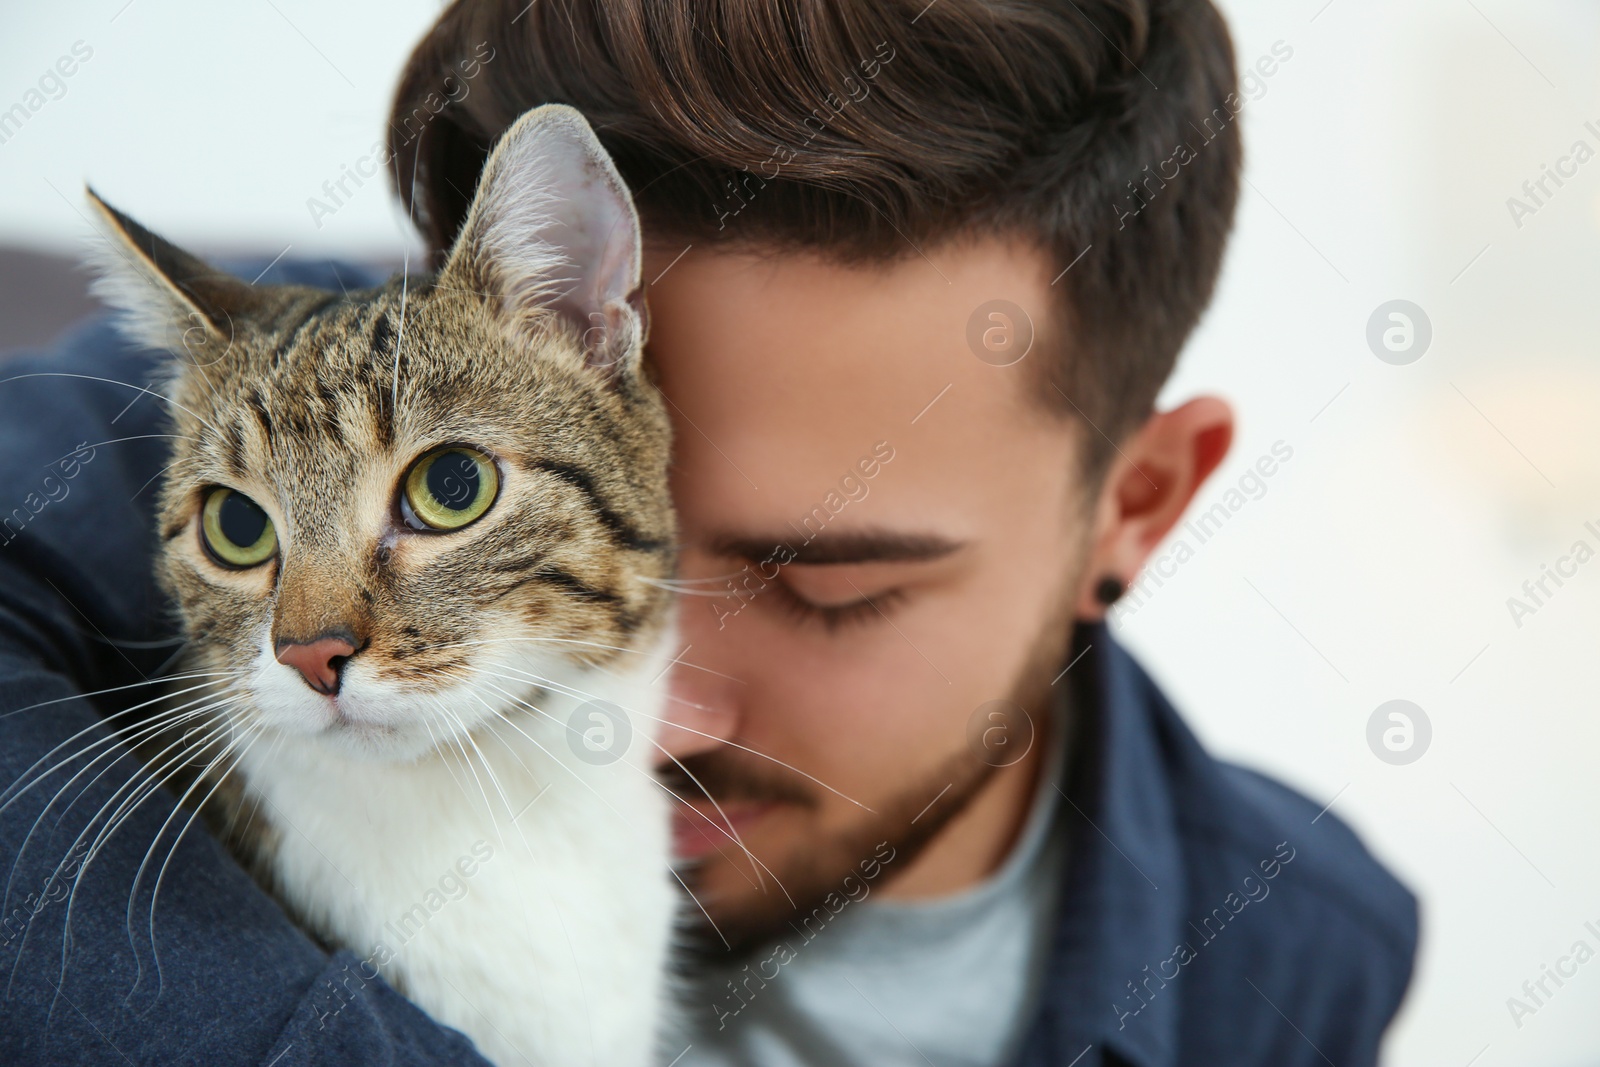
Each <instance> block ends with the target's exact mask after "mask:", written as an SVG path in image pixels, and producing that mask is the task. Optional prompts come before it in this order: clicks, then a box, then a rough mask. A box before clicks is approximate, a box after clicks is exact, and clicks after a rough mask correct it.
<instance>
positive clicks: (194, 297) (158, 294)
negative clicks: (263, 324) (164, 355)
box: [85, 189, 266, 362]
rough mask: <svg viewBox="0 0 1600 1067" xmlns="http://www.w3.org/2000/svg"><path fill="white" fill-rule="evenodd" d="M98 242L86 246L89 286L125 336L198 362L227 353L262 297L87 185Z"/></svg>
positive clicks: (259, 305) (257, 291) (255, 290)
mask: <svg viewBox="0 0 1600 1067" xmlns="http://www.w3.org/2000/svg"><path fill="white" fill-rule="evenodd" d="M85 191H86V192H87V194H88V197H89V203H90V205H91V206H92V207H93V208H94V210H95V214H96V216H97V217H98V220H99V223H100V230H101V236H102V237H103V238H104V241H103V242H98V243H97V244H96V245H95V246H94V248H93V251H92V252H91V258H92V260H93V265H94V266H95V268H96V270H97V273H98V277H97V278H96V280H95V282H94V291H95V293H96V295H98V296H99V297H100V298H101V299H102V300H104V301H105V302H106V303H108V304H110V305H111V306H112V307H113V308H116V309H117V310H118V311H119V312H121V315H122V328H123V330H124V332H126V333H127V334H128V336H129V337H130V338H131V339H132V340H135V341H137V342H139V343H140V344H144V345H148V346H149V347H151V348H160V349H165V350H166V351H168V352H171V353H172V354H174V355H188V356H190V357H191V358H193V359H195V360H198V361H200V362H210V361H211V359H212V358H214V357H215V356H217V355H220V354H221V353H223V352H225V351H227V349H228V345H229V344H231V343H232V341H233V338H234V337H235V335H236V334H237V333H238V332H239V329H240V327H241V326H242V325H243V324H244V323H245V322H246V321H247V320H248V319H249V317H250V316H251V315H253V314H255V313H257V312H259V311H260V310H261V309H262V307H263V306H264V305H265V302H266V298H265V296H264V295H263V294H262V293H261V291H260V290H257V289H255V288H253V287H251V286H249V285H246V284H245V283H244V282H242V281H240V280H239V279H238V278H235V277H234V276H233V275H231V274H228V273H226V272H225V271H220V270H217V269H216V268H215V267H212V266H211V265H209V264H207V263H205V262H203V261H202V260H200V259H198V258H196V257H195V256H192V255H190V254H189V253H188V252H185V251H184V250H183V249H181V248H179V247H178V246H177V245H174V244H172V243H171V242H169V241H167V240H165V239H163V238H161V237H159V236H157V235H156V234H153V233H151V232H150V231H149V230H147V229H145V228H144V227H143V226H141V225H139V224H138V223H137V222H135V221H134V220H133V219H131V218H129V217H128V216H127V215H124V214H123V213H122V212H120V211H118V210H117V209H116V208H114V207H112V206H111V205H110V204H108V203H106V202H105V201H104V200H102V199H101V198H100V196H99V195H98V194H97V193H96V192H95V191H94V190H93V189H86V190H85Z"/></svg>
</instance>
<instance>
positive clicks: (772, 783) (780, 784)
mask: <svg viewBox="0 0 1600 1067" xmlns="http://www.w3.org/2000/svg"><path fill="white" fill-rule="evenodd" d="M750 759H751V758H750V757H745V755H744V754H743V753H740V752H737V751H731V752H730V751H727V750H723V751H718V752H707V753H702V754H700V755H696V756H691V757H688V758H686V759H684V760H683V761H682V763H683V766H682V768H679V767H671V768H669V769H667V770H664V771H663V772H661V777H662V778H663V780H664V781H665V784H666V786H667V788H669V789H671V790H672V791H673V792H674V793H676V794H677V795H678V796H680V797H683V798H685V799H689V800H705V799H707V798H708V797H714V798H715V799H716V800H717V801H719V802H721V803H724V804H726V803H730V802H740V803H747V802H761V801H777V802H782V803H788V804H793V805H795V806H797V807H800V808H802V809H805V810H815V808H816V801H817V798H816V793H815V792H814V791H813V788H812V787H811V783H810V782H808V781H806V780H805V779H803V778H800V777H799V776H798V775H796V774H794V772H791V771H788V770H785V769H784V768H781V767H776V766H772V765H768V766H766V767H753V766H751V764H750ZM763 762H764V761H763ZM998 769H999V768H998V767H995V766H991V765H989V764H986V763H983V762H980V761H979V760H978V759H976V758H974V757H973V755H972V754H971V753H969V752H967V751H965V750H962V751H960V752H957V753H955V754H954V755H953V756H951V757H950V758H949V759H947V760H946V761H945V762H944V763H943V764H942V765H941V766H939V767H938V768H937V769H936V770H935V771H934V772H933V773H932V774H929V775H928V776H927V777H926V778H924V779H923V780H922V781H920V782H918V783H917V784H916V785H915V786H912V787H910V788H908V789H906V790H904V791H903V792H902V793H900V794H899V795H897V796H896V797H895V798H894V799H893V800H891V801H890V802H889V803H887V804H880V805H879V806H878V808H877V809H876V811H875V813H873V814H871V815H868V816H867V817H866V818H864V819H862V820H861V821H860V822H858V823H856V824H855V825H853V826H851V827H850V828H849V829H847V830H844V831H841V832H838V833H834V834H832V835H831V836H829V837H827V838H825V839H823V840H821V841H818V842H817V843H816V844H815V845H814V846H812V847H811V848H810V849H808V850H807V851H805V852H804V853H799V854H795V855H792V856H790V857H788V859H787V862H780V863H779V865H778V866H772V867H770V868H769V866H768V864H769V862H772V861H771V860H770V859H769V857H766V856H760V857H759V859H760V860H761V862H760V863H756V862H755V861H754V860H752V859H751V858H750V857H749V856H747V855H745V854H744V852H743V849H742V848H741V847H740V846H739V845H738V844H736V843H732V842H731V841H730V842H729V843H728V844H727V845H726V846H725V847H724V848H723V849H722V850H721V851H723V852H731V853H732V855H731V856H729V857H727V858H725V859H724V861H723V862H728V863H738V864H749V866H750V868H751V872H750V873H751V874H752V876H753V878H754V879H755V880H757V881H758V882H759V883H762V884H764V889H765V891H764V892H763V893H761V894H760V895H759V896H756V897H754V898H753V899H752V901H751V902H750V903H748V904H741V906H740V907H739V908H738V909H737V910H736V911H733V910H728V911H724V910H722V909H718V908H717V907H716V905H715V902H712V904H711V906H710V907H709V908H707V909H706V910H708V911H710V913H711V914H710V915H709V916H707V915H704V914H701V912H700V910H699V909H695V910H694V913H693V915H694V916H698V917H699V921H698V922H696V923H695V924H694V925H693V926H691V927H690V929H689V930H688V932H687V933H688V936H687V937H686V939H685V944H684V947H685V949H686V950H687V952H688V953H689V955H690V956H691V957H693V958H694V959H696V960H699V961H703V962H711V961H720V962H727V961H728V960H730V959H737V958H739V957H742V956H745V955H747V954H749V953H751V952H753V951H755V950H756V949H758V948H760V947H761V946H763V945H765V944H767V943H768V942H771V941H773V940H775V939H777V938H779V937H782V936H784V935H786V934H790V933H793V932H794V930H795V927H794V926H793V923H794V922H795V921H796V916H801V915H807V914H810V913H811V912H812V911H813V910H814V909H815V908H817V907H819V906H820V905H821V904H822V902H823V900H824V898H826V897H828V896H829V895H830V894H839V895H843V894H844V892H845V884H846V881H847V879H848V878H849V876H850V875H852V874H855V875H856V876H857V877H858V878H859V877H860V875H859V873H858V871H859V868H860V865H861V864H863V863H866V862H869V861H873V860H874V859H875V858H881V857H882V856H884V855H890V856H892V857H893V859H892V861H890V863H891V865H892V869H893V870H901V869H904V868H905V867H908V866H910V864H911V862H912V861H913V860H914V859H915V858H916V857H917V855H918V854H919V853H921V851H922V850H923V848H925V847H926V846H927V844H928V842H930V841H932V840H933V839H934V838H935V837H936V836H938V833H939V831H941V830H943V829H944V828H945V827H946V826H947V825H949V823H950V820H952V819H954V818H955V817H956V816H957V815H960V814H961V813H962V812H963V811H965V810H966V809H967V807H968V805H969V804H971V802H972V800H973V798H974V797H976V796H977V795H978V794H979V793H980V792H981V791H982V789H983V787H984V786H985V785H987V784H988V782H989V780H990V779H991V778H992V777H993V776H994V773H995V772H996V771H997V770H998ZM690 775H693V778H694V779H698V781H699V782H700V783H701V785H703V786H704V789H702V788H701V787H700V786H697V785H695V783H694V782H693V781H692V780H691V779H690ZM946 786H949V788H948V789H946V788H945V787H946ZM820 788H821V787H815V789H819V790H820ZM941 790H942V791H943V795H939V794H940V792H941ZM935 797H937V798H938V799H937V802H936V803H932V804H930V801H931V800H933V799H934V798H935ZM924 809H927V810H926V812H925V813H924ZM711 818H712V820H713V821H715V820H717V816H716V815H715V814H714V813H713V814H712V815H711ZM708 832H709V833H712V834H719V835H721V834H724V833H726V830H725V828H724V829H722V830H718V829H717V828H711V829H710V830H709V831H708ZM885 843H887V844H888V846H889V848H890V849H892V850H893V851H892V852H889V851H887V850H886V849H884V848H882V846H883V845H884V844H885ZM713 855H715V854H713ZM886 873H888V872H886ZM680 876H681V877H682V878H683V879H684V881H685V882H686V883H687V888H688V889H689V891H690V892H697V891H698V888H697V886H696V878H695V870H694V868H692V867H691V868H689V869H686V870H684V871H682V872H680ZM774 882H777V883H779V884H778V885H774V884H772V883H774ZM780 886H781V887H780ZM791 901H792V903H791ZM692 917H693V916H692Z"/></svg>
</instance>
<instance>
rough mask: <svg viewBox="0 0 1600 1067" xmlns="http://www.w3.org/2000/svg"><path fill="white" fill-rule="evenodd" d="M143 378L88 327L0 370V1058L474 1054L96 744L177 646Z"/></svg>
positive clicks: (105, 335)
mask: <svg viewBox="0 0 1600 1067" xmlns="http://www.w3.org/2000/svg"><path fill="white" fill-rule="evenodd" d="M295 280H301V279H295ZM304 280H307V281H313V282H315V281H320V282H321V283H322V284H329V285H331V284H333V283H334V278H333V276H332V275H325V276H323V277H321V278H306V279H304ZM347 280H348V275H347ZM361 283H363V282H362V281H361V280H358V281H357V284H361ZM156 369H157V361H156V358H155V357H154V355H153V354H151V353H148V352H140V351H137V350H134V349H132V348H130V347H129V346H128V345H126V344H125V343H124V342H122V341H121V340H120V339H119V338H118V337H117V336H116V335H115V334H114V333H113V332H112V331H111V329H110V328H109V327H108V326H107V325H105V324H103V323H101V324H96V325H91V326H89V327H87V328H85V329H83V330H81V331H79V332H78V333H77V334H75V335H74V336H73V337H71V338H70V339H68V341H66V342H65V343H64V344H62V345H61V346H60V347H59V349H58V350H57V351H56V352H55V353H53V354H50V355H48V356H44V357H39V358H13V359H7V360H0V788H5V787H9V788H6V791H5V792H4V793H3V794H0V859H3V860H4V861H5V862H3V863H0V874H3V875H4V877H5V880H6V881H5V887H4V890H3V906H0V982H4V984H5V988H4V991H3V994H0V1062H7V1063H39V1064H54V1063H68V1062H72V1063H78V1062H124V1061H126V1062H132V1063H170V1062H178V1061H182V1062H204V1063H238V1064H265V1063H273V1064H275V1067H289V1065H291V1064H304V1063H317V1062H328V1063H355V1062H361V1063H393V1064H408V1063H433V1064H439V1063H459V1064H468V1063H470V1064H482V1063H483V1062H484V1061H483V1060H482V1059H481V1058H480V1057H479V1056H478V1055H477V1054H476V1053H475V1052H474V1051H473V1050H472V1048H471V1046H470V1044H469V1043H468V1042H467V1040H466V1039H465V1038H464V1037H462V1036H461V1035H460V1034H458V1033H456V1032H455V1031H453V1030H449V1029H447V1028H445V1027H442V1026H440V1025H438V1024H437V1023H435V1022H433V1021H432V1020H431V1019H429V1018H428V1017H427V1016H426V1015H425V1014H424V1013H423V1012H422V1011H421V1010H419V1009H418V1008H416V1007H415V1006H413V1005H412V1004H410V1003H409V1002H408V1001H406V1000H405V999H404V998H402V997H400V996H399V995H398V994H396V993H395V992H394V991H393V990H391V989H390V988H389V987H388V986H386V985H385V984H384V983H383V982H382V981H381V980H377V979H369V978H368V977H367V976H369V975H371V974H372V971H371V970H370V969H368V968H365V967H364V966H363V965H362V964H361V962H360V961H358V960H356V959H355V958H354V957H352V956H350V955H349V954H348V953H341V954H337V955H334V956H331V957H330V956H329V955H328V954H327V953H325V952H324V951H323V950H322V949H320V948H319V947H318V946H317V945H316V944H315V943H314V942H312V941H311V939H310V938H308V937H307V936H306V935H305V934H304V933H302V932H301V931H300V930H299V929H297V928H296V927H295V926H294V925H293V923H291V922H290V921H289V919H288V917H287V916H286V915H285V914H284V913H283V912H282V910H280V909H279V907H278V905H277V904H276V903H275V902H274V901H273V900H272V899H271V898H270V897H269V896H267V895H266V894H265V893H263V892H262V891H261V890H260V889H259V888H257V887H256V885H255V884H254V883H253V882H252V881H251V879H250V878H249V876H248V875H247V874H246V873H245V871H244V870H243V869H242V868H241V867H239V865H238V864H236V863H235V862H234V861H233V860H232V859H231V857H229V855H228V854H227V853H226V852H225V850H224V849H222V848H221V847H220V846H219V845H218V844H217V842H216V841H215V840H213V839H212V838H211V837H210V836H209V835H208V834H207V833H206V832H205V830H204V828H203V826H201V825H198V824H197V825H195V826H193V827H189V826H188V823H189V814H188V813H187V812H184V811H182V810H180V809H178V808H177V806H176V798H175V796H174V795H172V794H171V793H169V792H167V791H166V790H163V789H155V790H152V791H149V792H148V793H147V792H146V790H147V788H148V786H149V785H150V783H151V779H152V776H151V775H150V774H149V773H148V772H146V771H144V770H143V769H142V768H141V767H140V765H139V764H138V762H137V761H136V760H135V759H134V758H133V757H132V755H131V754H129V753H128V752H127V750H125V749H123V748H122V747H121V746H120V744H119V742H118V740H117V738H116V737H115V736H114V735H115V733H116V731H117V730H118V729H119V728H120V727H123V726H124V725H125V724H127V723H129V722H130V720H131V719H132V718H133V717H134V716H133V715H123V716H120V717H118V716H117V713H119V712H121V711H124V710H125V709H129V708H132V707H134V706H135V705H137V704H139V703H140V702H142V701H146V700H150V699H152V698H154V697H155V696H156V695H157V694H156V690H157V688H158V687H157V686H156V685H152V684H150V681H151V679H153V678H156V677H157V676H158V674H159V672H160V671H161V670H162V669H163V668H164V666H165V665H166V664H167V663H168V661H169V660H170V658H171V657H172V655H173V654H174V653H175V652H176V651H177V647H178V646H177V645H176V643H175V636H176V632H175V625H174V623H173V621H172V619H171V617H170V614H169V612H168V609H167V606H166V605H165V604H164V602H163V600H162V597H161V596H160V594H159V592H158V590H157V589H156V587H155V584H154V582H153V579H152V566H151V564H152V559H153V556H154V553H155V550H156V543H155V536H154V531H153V509H154V496H155V491H156V486H155V484H154V479H156V478H157V477H158V475H159V473H160V471H161V469H162V467H163V466H164V464H165V462H166V459H165V456H166V451H167V450H166V445H167V439H166V438H164V437H163V436H161V435H163V434H166V433H168V432H169V431H168V428H167V423H166V420H165V418H164V416H163V412H162V410H161V409H162V407H163V406H164V401H162V400H161V399H159V398H158V397H157V396H155V395H153V392H147V391H145V390H146V389H148V388H149V387H150V385H151V383H152V382H153V381H154V377H155V372H156ZM119 382H120V383H123V384H117V383H119ZM79 754H81V755H79ZM74 756H77V758H72V757H74ZM141 798H142V799H141ZM135 800H137V801H138V803H137V804H135V803H133V801H135ZM112 824H114V825H115V832H114V833H111V834H107V833H105V831H106V828H107V826H108V825H112ZM186 828H187V832H184V831H185V829H186ZM180 834H181V837H180ZM158 884H159V892H157V886H158Z"/></svg>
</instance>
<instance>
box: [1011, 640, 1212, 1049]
mask: <svg viewBox="0 0 1600 1067" xmlns="http://www.w3.org/2000/svg"><path fill="white" fill-rule="evenodd" d="M1072 655H1073V657H1075V658H1076V657H1079V656H1081V659H1075V660H1069V661H1068V662H1073V663H1074V665H1073V666H1072V668H1071V669H1070V670H1069V671H1068V673H1067V677H1068V678H1071V679H1072V683H1073V686H1074V694H1073V695H1074V698H1075V699H1074V705H1075V707H1076V708H1077V721H1076V723H1075V726H1074V730H1075V737H1074V739H1073V750H1074V751H1073V754H1072V757H1071V769H1070V772H1069V774H1068V777H1067V785H1066V791H1065V794H1064V796H1065V802H1064V803H1063V804H1062V805H1061V808H1060V812H1061V822H1062V826H1063V830H1062V832H1065V833H1067V834H1068V835H1070V844H1069V846H1068V853H1067V854H1068V856H1069V857H1070V858H1069V860H1068V863H1067V866H1068V870H1067V874H1066V880H1065V882H1064V884H1063V886H1062V891H1061V896H1060V905H1059V912H1058V917H1057V921H1056V927H1055V930H1054V933H1053V935H1052V941H1051V948H1050V959H1049V963H1048V964H1047V966H1046V969H1045V977H1044V982H1043V986H1042V996H1041V999H1040V1005H1039V1010H1038V1014H1037V1015H1036V1017H1035V1019H1034V1022H1033V1024H1032V1026H1031V1028H1030V1031H1029V1034H1028V1037H1027V1039H1026V1040H1025V1042H1024V1044H1023V1047H1022V1053H1021V1055H1020V1057H1019V1058H1018V1063H1019V1064H1021V1065H1035V1064H1038V1065H1044V1064H1050V1065H1058V1067H1065V1065H1068V1064H1072V1065H1074V1067H1093V1065H1096V1064H1100V1063H1102V1062H1104V1053H1105V1051H1106V1050H1108V1049H1109V1050H1112V1051H1114V1052H1115V1053H1116V1055H1117V1056H1118V1057H1119V1058H1120V1060H1121V1061H1125V1062H1127V1063H1130V1064H1134V1065H1137V1067H1170V1065H1172V1064H1174V1063H1175V1062H1176V1053H1177V1050H1176V1047H1175V1046H1176V1041H1177V1023H1178V997H1177V990H1173V989H1167V990H1163V989H1162V988H1161V987H1162V985H1163V983H1162V982H1161V980H1160V978H1159V977H1158V976H1156V970H1157V966H1158V964H1159V963H1160V961H1162V960H1164V959H1167V958H1168V957H1170V956H1171V955H1172V952H1173V948H1174V946H1175V945H1177V944H1178V943H1179V942H1180V941H1182V940H1184V938H1183V935H1182V932H1181V931H1182V925H1183V921H1184V916H1185V914H1186V912H1187V893H1186V888H1185V877H1184V868H1183V857H1182V851H1181V848H1180V844H1179V839H1178V829H1177V819H1176V813H1175V812H1174V808H1173V792H1172V781H1171V772H1170V770H1169V766H1170V764H1169V759H1170V755H1171V754H1170V752H1165V751H1164V750H1165V749H1167V748H1168V747H1169V746H1170V745H1171V744H1172V742H1174V741H1176V742H1177V743H1178V744H1179V745H1180V746H1182V745H1184V744H1185V742H1187V744H1190V745H1192V744H1193V741H1192V739H1190V738H1189V737H1188V735H1187V731H1186V730H1184V729H1183V727H1182V726H1181V724H1180V723H1178V721H1177V718H1176V714H1175V713H1174V712H1173V711H1172V709H1171V708H1170V706H1169V705H1168V704H1167V702H1166V700H1165V698H1164V697H1162V695H1161V693H1160V692H1159V691H1158V690H1157V689H1156V687H1155V685H1154V683H1152V682H1151V681H1150V679H1149V678H1148V677H1147V676H1146V675H1145V673H1144V672H1143V670H1141V669H1140V667H1139V666H1138V664H1136V663H1135V662H1134V661H1133V659H1132V658H1131V657H1130V656H1129V655H1128V654H1127V652H1125V651H1124V650H1123V649H1122V648H1121V647H1120V646H1119V645H1118V644H1117V643H1116V642H1115V641H1114V640H1113V639H1112V637H1111V634H1110V631H1109V630H1108V629H1107V628H1106V626H1105V624H1104V623H1096V624H1087V623H1085V624H1080V625H1079V626H1078V627H1077V629H1076V631H1075V633H1074V635H1073V648H1072ZM1174 727H1176V728H1177V730H1176V732H1177V734H1179V735H1180V736H1179V737H1175V736H1173V734H1174V729H1173V728H1174ZM1153 976H1154V977H1153Z"/></svg>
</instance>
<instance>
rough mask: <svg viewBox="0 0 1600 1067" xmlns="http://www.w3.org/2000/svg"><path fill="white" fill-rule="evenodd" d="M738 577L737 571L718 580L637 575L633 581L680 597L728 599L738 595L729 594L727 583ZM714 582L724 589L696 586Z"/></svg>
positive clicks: (717, 578)
mask: <svg viewBox="0 0 1600 1067" xmlns="http://www.w3.org/2000/svg"><path fill="white" fill-rule="evenodd" d="M738 576H739V572H738V571H735V572H734V573H732V574H728V575H722V576H720V577H716V578H651V577H649V576H648V575H644V574H635V575H633V576H632V577H633V580H634V581H636V582H638V583H639V584H640V585H648V586H650V587H652V588H655V589H665V590H666V591H667V592H669V593H676V594H677V595H679V596H706V597H721V598H726V597H729V596H735V595H736V594H733V593H730V592H728V589H727V583H728V582H730V581H732V580H733V579H734V578H737V577H738ZM712 582H720V583H722V588H718V589H700V588H696V586H698V585H700V584H702V583H704V584H709V583H712Z"/></svg>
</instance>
